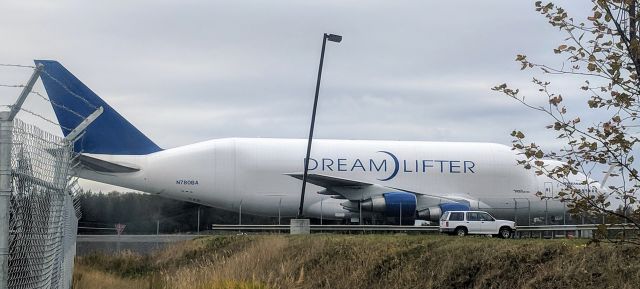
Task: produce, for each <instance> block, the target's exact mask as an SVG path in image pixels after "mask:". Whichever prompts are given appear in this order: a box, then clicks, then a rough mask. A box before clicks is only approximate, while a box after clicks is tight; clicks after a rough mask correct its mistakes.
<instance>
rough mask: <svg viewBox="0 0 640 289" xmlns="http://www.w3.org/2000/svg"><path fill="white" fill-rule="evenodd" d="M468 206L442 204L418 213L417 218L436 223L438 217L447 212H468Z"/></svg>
mask: <svg viewBox="0 0 640 289" xmlns="http://www.w3.org/2000/svg"><path fill="white" fill-rule="evenodd" d="M469 209H470V208H469V205H467V204H462V203H444V204H439V205H438V206H435V207H429V208H426V209H423V210H420V211H418V218H420V219H426V220H429V221H438V220H440V216H442V214H444V212H447V211H468V210H469Z"/></svg>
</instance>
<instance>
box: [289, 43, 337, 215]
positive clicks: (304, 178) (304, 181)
mask: <svg viewBox="0 0 640 289" xmlns="http://www.w3.org/2000/svg"><path fill="white" fill-rule="evenodd" d="M327 40H329V41H331V42H336V43H340V41H342V36H340V35H336V34H327V33H325V34H324V36H322V51H321V52H320V65H319V66H318V81H317V82H316V95H315V98H314V99H313V112H312V113H311V127H310V128H309V141H308V142H307V156H306V157H305V159H304V174H303V175H302V192H301V193H300V208H298V219H301V218H302V209H303V208H304V193H305V189H306V185H307V173H308V172H309V155H310V153H311V141H312V140H313V127H314V125H315V122H316V108H317V107H318V93H319V92H320V79H321V78H322V63H323V62H324V48H325V46H326V45H327Z"/></svg>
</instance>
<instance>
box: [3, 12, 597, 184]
mask: <svg viewBox="0 0 640 289" xmlns="http://www.w3.org/2000/svg"><path fill="white" fill-rule="evenodd" d="M567 2H569V1H560V3H561V4H563V5H565V6H567V8H568V9H569V11H570V13H571V12H574V14H578V15H580V14H584V13H586V12H587V11H588V10H589V8H590V5H589V4H590V3H591V2H590V1H580V2H579V3H577V2H578V1H575V2H574V1H571V3H567ZM577 4H581V5H577ZM580 6H582V7H580ZM324 32H328V33H336V34H340V35H342V36H343V37H344V38H343V41H342V43H339V44H336V43H328V44H327V51H326V55H325V66H324V71H323V79H322V87H321V92H320V102H319V106H318V116H317V120H316V131H315V136H316V137H317V138H336V139H389V140H421V141H479V142H496V143H502V144H506V145H509V144H510V142H511V137H510V136H509V133H510V132H511V131H512V130H513V129H516V128H517V129H521V130H524V131H525V132H527V134H528V135H531V136H532V137H534V138H535V139H536V140H537V141H538V142H539V143H543V144H546V145H548V146H554V137H553V135H552V134H549V132H547V131H546V130H545V129H544V126H545V125H546V124H547V120H546V119H545V118H544V117H543V116H541V115H539V114H537V113H534V112H532V111H530V110H528V109H526V108H524V107H523V106H521V105H519V104H518V103H516V102H515V101H513V100H511V99H509V98H507V97H506V96H504V95H501V94H499V93H496V92H493V91H491V87H493V86H494V85H497V84H500V83H503V82H507V83H510V84H511V85H513V86H516V87H520V88H522V90H523V91H524V92H525V93H528V94H530V95H531V98H532V99H533V97H534V96H535V93H534V91H533V90H532V89H533V88H532V87H531V86H530V85H529V82H530V80H531V77H532V76H533V75H534V74H532V73H530V72H521V71H520V70H519V65H518V64H517V63H516V62H515V61H514V58H515V55H516V54H521V53H524V54H527V55H529V57H530V58H533V59H536V60H539V61H541V62H545V63H550V64H557V63H560V62H561V59H559V58H557V56H556V55H554V54H553V52H552V49H553V48H555V47H557V46H558V45H559V44H560V43H561V41H562V39H563V38H564V35H563V34H561V33H560V32H558V30H557V29H553V28H552V27H550V25H548V24H547V22H546V21H545V19H544V18H543V17H542V16H540V15H539V14H538V13H537V12H536V11H535V9H534V1H513V0H501V1H498V0H495V1H477V0H475V1H350V0H338V1H326V0H325V1H293V0H289V1H230V0H229V1H211V0H208V1H177V0H176V1H158V0H154V1H50V0H44V1H4V2H3V3H2V4H0V37H1V39H2V40H1V41H2V45H1V46H0V63H11V64H26V65H32V63H33V62H32V59H34V58H35V59H37V58H40V59H55V60H58V61H60V62H61V63H62V64H63V65H64V66H65V67H66V68H67V69H69V70H70V71H71V72H72V73H74V74H75V75H76V76H77V77H78V78H79V79H80V80H82V81H83V82H84V83H85V84H86V85H87V86H89V87H90V88H92V90H93V91H94V92H96V93H97V94H98V95H100V96H101V97H102V98H103V99H104V100H105V101H106V102H108V103H109V104H111V106H112V107H114V108H115V109H116V110H117V111H118V112H120V114H122V115H123V116H124V117H125V118H127V119H129V121H130V122H131V123H133V124H134V125H135V126H136V127H138V129H140V130H141V131H142V132H144V133H145V134H146V135H147V136H148V137H150V138H151V139H152V140H154V141H155V142H156V143H157V144H158V145H160V146H161V147H163V148H171V147H176V146H180V145H185V144H190V143H193V142H198V141H204V140H208V139H213V138H224V137H273V138H306V137H307V133H308V127H309V121H310V113H311V108H312V104H313V93H314V89H315V81H316V74H317V68H318V61H319V55H320V48H321V43H322V34H323V33H324ZM30 73H31V71H30V70H28V69H19V68H6V67H0V84H22V83H25V82H26V80H27V78H28V77H29V75H30ZM579 84H580V83H579V82H571V81H568V80H566V79H558V80H555V81H554V85H555V88H557V89H558V90H559V91H560V92H565V93H568V95H569V96H568V97H566V98H569V99H571V98H572V97H573V98H575V99H576V101H578V100H579V101H580V102H584V96H580V95H575V96H574V95H572V94H571V93H573V92H577V91H578V90H577V89H575V88H576V87H577V86H578V85H579ZM36 90H39V91H44V89H43V88H42V85H41V84H38V86H37V87H36ZM18 93H19V90H17V89H13V88H2V87H0V95H1V97H0V100H1V101H0V104H10V103H12V102H13V101H14V99H15V97H16V96H17V94H18ZM25 107H26V108H28V109H30V110H33V111H35V112H38V113H40V114H42V115H44V116H46V117H48V118H51V119H55V117H54V115H53V111H52V109H51V108H50V107H49V106H48V105H47V103H46V102H44V101H43V100H41V99H38V98H37V97H31V98H30V99H29V100H28V102H27V104H26V105H25ZM580 109H584V108H583V107H578V111H577V112H576V114H583V113H584V114H587V113H588V112H587V111H586V109H584V111H581V110H580ZM20 118H22V119H25V120H29V121H33V122H37V123H42V122H41V121H38V120H36V119H35V118H34V117H33V116H31V115H29V114H27V113H22V114H21V115H20ZM42 125H43V126H45V129H47V130H49V131H53V132H55V133H56V134H60V131H59V129H58V128H55V127H53V126H51V125H46V124H44V123H42ZM90 186H91V187H92V188H98V187H97V186H95V185H90ZM100 188H101V189H103V187H100Z"/></svg>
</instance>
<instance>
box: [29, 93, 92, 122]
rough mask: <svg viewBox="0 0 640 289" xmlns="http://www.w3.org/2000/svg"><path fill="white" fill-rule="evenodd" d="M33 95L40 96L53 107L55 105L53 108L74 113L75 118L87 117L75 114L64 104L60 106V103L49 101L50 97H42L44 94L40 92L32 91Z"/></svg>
mask: <svg viewBox="0 0 640 289" xmlns="http://www.w3.org/2000/svg"><path fill="white" fill-rule="evenodd" d="M31 93H33V94H35V95H37V96H39V97H40V98H42V99H43V100H44V101H46V102H49V103H51V105H53V106H56V107H59V108H62V109H64V110H66V111H68V112H70V113H72V114H73V115H75V116H77V117H79V118H80V119H85V116H83V115H81V114H80V113H78V112H75V111H74V110H72V109H70V108H68V107H66V106H64V105H62V104H58V103H56V102H55V101H53V100H51V99H49V98H48V97H46V96H44V95H42V94H41V93H40V92H38V91H35V90H32V91H31Z"/></svg>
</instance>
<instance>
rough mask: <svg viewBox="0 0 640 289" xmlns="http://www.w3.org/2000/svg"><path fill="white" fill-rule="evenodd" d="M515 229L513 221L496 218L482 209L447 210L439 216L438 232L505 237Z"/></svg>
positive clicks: (509, 235)
mask: <svg viewBox="0 0 640 289" xmlns="http://www.w3.org/2000/svg"><path fill="white" fill-rule="evenodd" d="M515 230H516V223H515V222H512V221H506V220H496V219H495V218H494V217H492V216H491V215H489V213H487V212H483V211H447V212H445V213H444V214H443V215H442V217H441V218H440V232H442V233H447V234H451V235H458V236H465V235H467V234H480V235H489V234H490V235H494V236H498V237H500V238H505V239H506V238H510V237H511V235H512V234H513V232H514V231H515Z"/></svg>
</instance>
